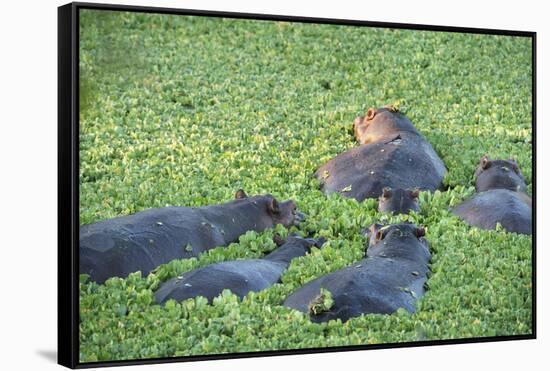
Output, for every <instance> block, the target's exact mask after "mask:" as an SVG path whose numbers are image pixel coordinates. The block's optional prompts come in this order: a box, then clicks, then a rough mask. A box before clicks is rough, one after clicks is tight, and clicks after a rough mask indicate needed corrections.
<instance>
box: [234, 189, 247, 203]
mask: <svg viewBox="0 0 550 371" xmlns="http://www.w3.org/2000/svg"><path fill="white" fill-rule="evenodd" d="M247 197H248V196H247V195H246V193H244V191H243V190H242V189H239V190H238V191H237V192H235V199H236V200H239V199H241V198H247Z"/></svg>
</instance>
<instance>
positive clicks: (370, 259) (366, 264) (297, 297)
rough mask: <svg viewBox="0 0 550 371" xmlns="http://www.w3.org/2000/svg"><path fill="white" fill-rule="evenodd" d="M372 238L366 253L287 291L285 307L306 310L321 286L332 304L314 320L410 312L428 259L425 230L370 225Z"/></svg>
mask: <svg viewBox="0 0 550 371" xmlns="http://www.w3.org/2000/svg"><path fill="white" fill-rule="evenodd" d="M369 230H370V231H376V235H375V236H370V238H371V239H374V240H373V241H372V243H369V245H370V246H369V248H368V249H367V257H366V258H365V259H363V260H361V261H358V262H356V263H354V264H352V265H350V266H348V267H346V268H343V269H341V270H338V271H335V272H332V273H329V274H327V275H325V276H322V277H320V278H318V279H315V280H313V281H310V282H309V283H307V284H305V285H304V286H303V287H301V288H299V289H298V290H296V291H295V292H294V293H292V294H291V295H290V296H289V297H288V298H287V299H286V300H285V302H284V305H285V306H287V307H290V308H294V309H296V310H299V311H301V312H305V313H310V305H311V303H312V302H313V301H314V300H315V299H316V298H317V297H318V296H319V294H320V292H321V288H323V289H326V290H328V291H330V293H331V295H332V298H333V300H334V304H333V305H332V307H330V309H329V310H327V311H324V312H321V313H318V314H312V313H310V318H311V320H312V321H313V322H325V321H329V320H331V319H337V318H339V319H341V320H342V321H347V320H348V319H350V318H352V317H357V316H360V315H362V314H367V313H381V314H391V313H394V312H395V311H397V310H398V309H399V308H404V309H405V310H407V311H409V312H414V311H415V308H416V306H415V303H416V300H417V299H418V298H420V297H421V296H422V295H423V294H424V284H425V283H426V280H427V275H428V271H429V267H428V265H429V261H430V258H431V255H430V252H429V249H428V243H427V241H426V239H425V238H423V236H424V233H425V232H424V229H423V228H418V227H416V226H415V225H412V224H406V223H402V224H395V225H390V226H386V227H380V226H378V227H373V226H371V228H370V229H369Z"/></svg>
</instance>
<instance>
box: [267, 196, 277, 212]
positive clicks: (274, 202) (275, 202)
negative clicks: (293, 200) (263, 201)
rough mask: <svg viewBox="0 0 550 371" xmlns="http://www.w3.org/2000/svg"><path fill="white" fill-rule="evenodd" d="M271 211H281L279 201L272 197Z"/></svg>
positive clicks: (269, 206)
mask: <svg viewBox="0 0 550 371" xmlns="http://www.w3.org/2000/svg"><path fill="white" fill-rule="evenodd" d="M268 208H269V211H271V212H272V213H275V214H277V213H278V212H279V203H278V202H277V200H276V199H274V198H272V199H271V201H270V202H269V205H268Z"/></svg>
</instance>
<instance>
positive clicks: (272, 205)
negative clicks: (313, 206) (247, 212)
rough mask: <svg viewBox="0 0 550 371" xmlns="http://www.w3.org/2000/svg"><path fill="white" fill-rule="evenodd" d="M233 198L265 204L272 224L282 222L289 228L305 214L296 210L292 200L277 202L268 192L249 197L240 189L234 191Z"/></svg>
mask: <svg viewBox="0 0 550 371" xmlns="http://www.w3.org/2000/svg"><path fill="white" fill-rule="evenodd" d="M235 199H237V200H241V199H243V200H244V199H246V200H251V201H252V202H254V203H256V204H263V205H265V208H266V211H267V216H268V217H269V218H270V220H271V221H272V224H273V225H277V224H282V225H283V226H285V227H287V228H289V227H292V226H297V225H298V224H300V223H301V222H302V221H303V220H304V219H305V215H304V214H302V213H301V212H299V211H298V209H297V207H296V203H295V202H294V201H293V200H287V201H282V202H279V201H277V199H276V198H275V197H273V196H272V195H270V194H268V195H263V196H252V197H249V196H247V195H246V193H245V192H244V191H243V190H242V189H240V190H238V191H237V192H236V193H235Z"/></svg>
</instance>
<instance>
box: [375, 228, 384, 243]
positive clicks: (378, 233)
mask: <svg viewBox="0 0 550 371" xmlns="http://www.w3.org/2000/svg"><path fill="white" fill-rule="evenodd" d="M383 237H384V232H383V231H381V230H378V232H376V241H380V240H381V239H382V238H383Z"/></svg>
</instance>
